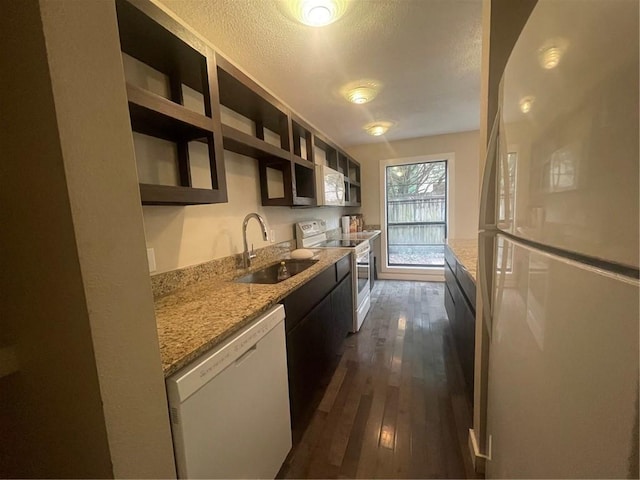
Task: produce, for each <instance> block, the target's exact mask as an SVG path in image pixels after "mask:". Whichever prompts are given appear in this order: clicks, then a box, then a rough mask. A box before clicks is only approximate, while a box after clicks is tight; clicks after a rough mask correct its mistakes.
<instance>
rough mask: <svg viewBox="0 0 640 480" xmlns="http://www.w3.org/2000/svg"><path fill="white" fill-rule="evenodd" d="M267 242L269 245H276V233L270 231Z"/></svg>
mask: <svg viewBox="0 0 640 480" xmlns="http://www.w3.org/2000/svg"><path fill="white" fill-rule="evenodd" d="M269 241H270V242H271V243H276V231H275V230H271V231H270V232H269Z"/></svg>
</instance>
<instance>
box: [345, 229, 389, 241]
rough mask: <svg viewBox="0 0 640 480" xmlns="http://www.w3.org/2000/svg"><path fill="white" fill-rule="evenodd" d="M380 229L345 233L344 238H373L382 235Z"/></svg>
mask: <svg viewBox="0 0 640 480" xmlns="http://www.w3.org/2000/svg"><path fill="white" fill-rule="evenodd" d="M380 233H381V231H380V230H363V231H362V232H353V233H344V234H342V238H343V239H344V240H373V239H374V238H376V237H377V236H378V235H380Z"/></svg>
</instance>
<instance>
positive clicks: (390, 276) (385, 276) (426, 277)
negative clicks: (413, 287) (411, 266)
mask: <svg viewBox="0 0 640 480" xmlns="http://www.w3.org/2000/svg"><path fill="white" fill-rule="evenodd" d="M378 278H379V279H380V280H416V281H418V282H444V274H442V273H422V274H420V273H395V272H394V273H384V272H383V273H379V274H378Z"/></svg>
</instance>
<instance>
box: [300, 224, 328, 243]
mask: <svg viewBox="0 0 640 480" xmlns="http://www.w3.org/2000/svg"><path fill="white" fill-rule="evenodd" d="M326 231H327V223H326V222H325V221H324V220H306V221H304V222H298V223H297V224H296V238H298V239H301V238H307V237H311V236H313V235H319V234H322V233H324V232H326Z"/></svg>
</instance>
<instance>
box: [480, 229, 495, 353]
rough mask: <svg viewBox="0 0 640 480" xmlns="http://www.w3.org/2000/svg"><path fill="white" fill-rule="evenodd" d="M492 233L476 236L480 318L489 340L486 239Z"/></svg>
mask: <svg viewBox="0 0 640 480" xmlns="http://www.w3.org/2000/svg"><path fill="white" fill-rule="evenodd" d="M493 235H494V234H493V232H480V233H479V235H478V272H479V273H480V278H479V281H480V285H479V286H480V295H481V298H482V317H483V319H484V322H483V323H484V327H485V328H486V329H487V335H488V336H489V340H491V329H492V325H493V318H492V317H491V315H492V313H491V310H492V309H491V297H490V295H489V276H488V275H489V269H488V268H487V265H486V256H487V237H493Z"/></svg>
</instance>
